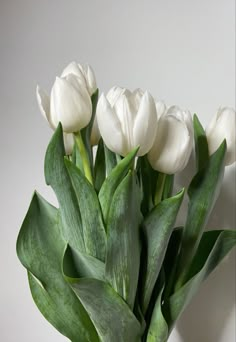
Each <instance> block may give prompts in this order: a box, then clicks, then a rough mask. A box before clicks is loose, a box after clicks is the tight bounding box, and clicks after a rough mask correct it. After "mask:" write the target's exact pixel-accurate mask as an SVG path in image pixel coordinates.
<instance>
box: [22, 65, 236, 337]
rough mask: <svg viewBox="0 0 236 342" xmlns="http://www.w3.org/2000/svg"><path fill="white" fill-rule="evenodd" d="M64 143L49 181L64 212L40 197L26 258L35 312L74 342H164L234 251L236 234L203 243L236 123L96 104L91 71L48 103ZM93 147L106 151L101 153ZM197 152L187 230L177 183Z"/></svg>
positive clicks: (53, 156)
mask: <svg viewBox="0 0 236 342" xmlns="http://www.w3.org/2000/svg"><path fill="white" fill-rule="evenodd" d="M37 101H38V104H39V108H40V111H41V113H42V114H43V116H44V117H45V118H46V119H47V121H48V123H49V125H50V127H51V128H52V129H53V130H54V131H55V132H54V134H53V137H52V139H51V141H50V143H49V146H48V149H47V152H46V157H45V179H46V183H47V184H48V185H50V186H51V187H52V188H53V190H54V192H55V194H56V196H57V199H58V204H59V208H55V207H54V206H52V205H51V204H49V203H48V202H47V201H46V200H45V199H43V198H42V197H41V196H40V195H39V194H38V193H35V194H34V196H33V198H32V201H31V204H30V207H29V210H28V213H27V215H26V218H25V220H24V222H23V224H22V227H21V230H20V233H19V236H18V240H17V253H18V257H19V259H20V261H21V263H22V264H23V265H24V267H25V268H26V269H27V271H28V279H29V285H30V288H31V292H32V296H33V298H34V301H35V303H36V305H37V306H38V308H39V310H40V311H41V312H42V314H43V315H44V316H45V317H46V319H47V320H48V321H49V322H50V323H51V324H53V325H54V326H55V328H56V329H58V330H59V331H60V332H61V333H62V334H64V335H65V336H67V337H68V338H69V339H70V340H71V341H72V342H81V341H83V342H86V341H88V342H99V341H103V342H110V341H117V342H136V341H137V342H141V341H142V342H145V341H147V342H154V341H156V342H166V341H167V339H168V337H169V335H170V333H171V330H172V328H173V326H174V323H175V322H176V320H177V319H178V317H179V316H180V315H181V313H182V312H183V310H184V308H185V307H186V305H187V304H188V302H189V300H190V299H191V298H192V297H193V295H194V294H195V292H196V291H197V289H198V288H199V286H200V285H201V283H202V281H203V280H204V279H205V278H206V277H207V276H208V275H209V274H210V273H211V271H212V270H213V269H214V268H215V267H216V266H217V265H218V264H219V262H220V261H221V260H222V259H223V258H224V256H225V255H226V254H227V253H228V252H229V251H230V250H231V249H232V248H233V247H234V245H235V244H236V232H235V231H233V230H216V231H205V227H206V224H207V220H208V218H209V215H210V213H211V211H212V208H213V205H214V203H215V200H216V199H217V196H218V193H219V188H220V185H221V182H222V178H223V173H224V168H225V166H226V165H230V164H232V163H234V162H235V160H236V157H235V146H236V141H235V139H236V138H235V137H236V134H235V117H236V115H235V111H234V110H233V109H231V108H228V107H225V108H220V109H219V111H218V113H217V114H216V116H215V117H213V119H212V121H211V122H210V124H209V126H208V127H207V129H206V131H205V130H204V129H203V127H202V125H201V123H200V121H199V120H198V118H197V116H196V115H194V117H193V118H192V116H191V114H190V112H189V111H188V110H182V109H181V108H179V107H178V106H170V107H167V106H166V105H165V104H164V103H163V102H161V101H156V100H155V99H154V98H153V97H152V95H151V94H150V93H149V92H147V91H142V90H141V89H136V90H134V91H130V90H128V89H125V88H121V87H113V88H111V89H110V90H109V91H108V93H107V94H106V95H105V94H102V95H101V96H100V97H99V96H98V89H97V85H96V80H95V75H94V72H93V70H92V68H91V67H90V66H88V65H80V64H77V63H74V62H73V63H71V64H69V65H68V66H67V67H66V68H65V69H64V71H63V72H62V74H61V76H60V77H57V78H56V81H55V83H54V85H53V87H52V90H51V95H50V97H49V96H48V95H46V93H45V92H44V91H43V90H42V89H41V88H39V87H37ZM94 145H98V146H97V147H96V148H93V146H94ZM193 149H194V151H195V159H196V174H195V175H194V176H193V179H192V181H191V183H190V184H189V186H188V189H187V194H188V198H189V207H188V212H187V213H186V222H185V225H184V226H183V227H175V220H176V217H177V214H178V212H179V209H180V206H181V203H182V200H183V197H184V193H185V190H184V189H179V192H178V193H176V194H173V184H174V176H175V174H176V173H178V172H181V171H182V170H183V169H184V168H185V167H186V165H187V163H188V160H189V157H190V155H191V153H192V152H193Z"/></svg>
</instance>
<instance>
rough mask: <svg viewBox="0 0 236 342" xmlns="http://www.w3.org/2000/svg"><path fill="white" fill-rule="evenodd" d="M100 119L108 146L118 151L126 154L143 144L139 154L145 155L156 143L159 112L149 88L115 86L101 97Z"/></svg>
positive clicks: (98, 114)
mask: <svg viewBox="0 0 236 342" xmlns="http://www.w3.org/2000/svg"><path fill="white" fill-rule="evenodd" d="M97 120H98V126H99V130H100V133H101V136H102V138H103V140H104V142H105V144H106V146H107V147H108V148H109V149H110V150H111V151H113V152H115V153H118V154H120V155H122V156H125V155H127V154H128V153H129V152H130V151H131V150H132V149H134V148H135V147H137V146H140V148H139V151H138V155H139V156H142V155H144V154H146V153H147V152H148V151H149V150H150V148H151V146H152V144H153V141H154V138H155V134H156V126H157V113H156V107H155V102H154V100H153V98H152V96H151V95H150V94H149V93H148V92H145V93H144V92H142V91H141V90H140V89H137V90H135V91H134V92H131V91H129V90H127V89H124V88H119V87H113V88H112V89H111V90H110V91H109V92H108V94H107V97H106V96H105V95H104V94H102V95H101V97H100V99H99V101H98V105H97Z"/></svg>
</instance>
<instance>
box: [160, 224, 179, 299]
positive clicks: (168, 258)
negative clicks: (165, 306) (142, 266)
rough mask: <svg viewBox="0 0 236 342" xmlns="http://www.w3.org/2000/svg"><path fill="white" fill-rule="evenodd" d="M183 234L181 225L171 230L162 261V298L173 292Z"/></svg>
mask: <svg viewBox="0 0 236 342" xmlns="http://www.w3.org/2000/svg"><path fill="white" fill-rule="evenodd" d="M182 236H183V227H177V228H175V229H174V230H173V232H172V234H171V237H170V240H169V243H168V247H167V250H166V255H165V259H164V263H163V267H164V272H165V283H166V285H165V289H164V294H163V296H164V299H165V298H169V297H170V295H171V294H172V292H173V286H174V283H175V276H176V269H177V265H178V255H179V251H180V246H181V242H182Z"/></svg>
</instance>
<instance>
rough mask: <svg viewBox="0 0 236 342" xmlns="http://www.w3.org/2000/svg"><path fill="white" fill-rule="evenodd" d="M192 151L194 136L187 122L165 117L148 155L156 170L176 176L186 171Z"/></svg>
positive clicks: (159, 124)
mask: <svg viewBox="0 0 236 342" xmlns="http://www.w3.org/2000/svg"><path fill="white" fill-rule="evenodd" d="M191 150H192V136H191V134H190V132H189V130H188V127H187V125H186V124H185V122H183V121H181V120H179V119H178V118H176V117H175V116H173V115H164V116H162V117H161V118H160V120H159V122H158V128H157V133H156V138H155V141H154V144H153V147H152V149H151V150H150V152H149V154H148V159H149V162H150V163H151V165H152V167H153V168H154V169H155V170H158V171H160V172H163V173H166V174H174V173H176V172H179V171H181V170H183V169H184V167H185V166H186V164H187V162H188V157H189V155H190V153H191Z"/></svg>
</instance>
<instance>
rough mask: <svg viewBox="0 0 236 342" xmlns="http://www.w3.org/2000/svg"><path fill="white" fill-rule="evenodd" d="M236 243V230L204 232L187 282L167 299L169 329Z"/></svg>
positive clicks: (166, 311) (166, 314)
mask: <svg viewBox="0 0 236 342" xmlns="http://www.w3.org/2000/svg"><path fill="white" fill-rule="evenodd" d="M235 245H236V231H231V230H217V231H207V232H205V233H204V234H203V236H202V239H201V242H200V244H199V247H198V250H197V253H196V255H195V257H194V259H193V262H192V265H191V267H190V269H189V272H188V274H187V282H186V283H185V284H184V285H183V286H182V287H181V288H179V289H178V290H177V291H176V292H175V293H174V294H173V295H172V296H171V297H170V299H169V301H168V302H167V301H166V303H165V304H166V307H165V316H166V318H167V321H168V325H169V329H170V330H171V328H172V327H173V324H174V322H175V321H176V319H177V318H178V317H179V315H180V314H181V313H182V312H183V310H184V309H185V307H186V306H187V305H188V303H189V302H190V300H191V299H192V297H193V296H194V295H195V293H196V292H197V290H198V289H199V287H200V285H201V283H202V282H203V281H204V280H205V279H206V278H207V277H208V276H209V274H210V273H211V272H212V271H213V270H214V269H215V267H216V266H217V265H218V264H219V263H220V262H221V260H222V259H223V258H224V257H225V256H226V255H227V254H228V253H229V252H230V250H231V249H232V248H233V247H234V246H235Z"/></svg>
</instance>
